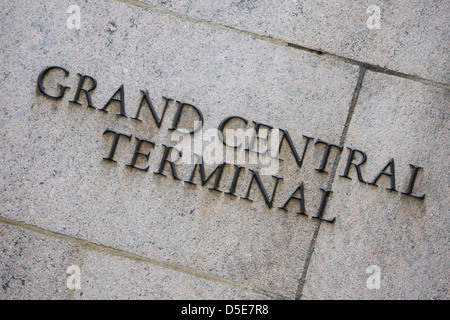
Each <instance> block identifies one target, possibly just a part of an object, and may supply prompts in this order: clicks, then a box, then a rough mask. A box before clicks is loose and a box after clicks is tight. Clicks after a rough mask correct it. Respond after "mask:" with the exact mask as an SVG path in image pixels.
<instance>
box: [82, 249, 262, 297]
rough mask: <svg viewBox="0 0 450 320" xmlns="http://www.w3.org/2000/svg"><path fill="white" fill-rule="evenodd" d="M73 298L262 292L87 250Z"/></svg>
mask: <svg viewBox="0 0 450 320" xmlns="http://www.w3.org/2000/svg"><path fill="white" fill-rule="evenodd" d="M83 260H84V263H83V267H82V272H81V275H82V277H81V289H80V290H77V291H76V292H75V295H74V298H75V299H84V300H85V299H87V300H92V299H94V300H98V299H102V300H104V299H107V300H117V299H119V300H173V299H177V300H180V299H181V300H186V299H187V300H203V299H207V300H211V299H212V300H222V299H227V300H232V299H245V300H264V299H267V297H266V296H264V295H261V294H257V293H252V292H245V291H242V290H239V289H236V288H232V287H229V286H227V285H225V284H220V283H217V282H213V281H209V280H205V279H200V278H197V277H195V276H191V275H188V274H184V273H180V272H177V271H173V270H168V269H165V268H162V267H156V266H152V265H150V264H148V263H145V262H139V261H135V260H130V259H127V258H123V257H119V256H113V255H110V254H107V253H102V252H97V251H88V252H87V253H86V256H85V257H84V259H83Z"/></svg>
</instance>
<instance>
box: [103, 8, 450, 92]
mask: <svg viewBox="0 0 450 320" xmlns="http://www.w3.org/2000/svg"><path fill="white" fill-rule="evenodd" d="M112 1H117V2H121V3H125V4H129V5H132V6H135V7H139V8H142V9H144V10H150V11H154V12H157V13H161V14H165V15H169V16H172V17H176V18H179V19H182V20H185V21H189V22H191V23H197V24H204V25H209V26H211V27H214V28H217V29H221V30H227V31H231V32H235V33H239V34H244V35H247V36H250V37H252V38H255V39H259V40H262V41H267V42H270V43H273V44H275V45H280V46H283V47H289V48H293V49H297V50H301V51H305V52H309V53H315V54H317V55H320V56H324V57H328V58H333V59H336V60H341V61H344V62H345V63H348V64H351V65H357V66H359V67H364V68H365V69H366V70H370V71H373V72H378V73H384V74H387V75H392V76H396V77H399V78H404V79H408V80H411V81H416V82H420V83H423V84H425V85H429V86H433V87H437V88H441V89H445V90H450V85H449V84H446V83H442V82H438V81H433V80H428V79H425V78H422V77H418V76H413V75H410V74H406V73H403V72H398V71H394V70H391V69H388V68H384V67H380V66H377V65H374V64H370V63H366V62H361V61H358V60H354V59H350V58H346V57H344V56H340V55H337V54H333V53H329V52H325V51H320V50H316V49H311V48H307V47H304V46H301V45H298V44H294V43H289V42H287V41H284V40H279V39H275V38H272V37H270V36H265V35H260V34H257V33H254V32H251V31H245V30H241V29H238V28H235V27H231V26H227V25H224V24H221V23H217V22H212V21H208V20H205V19H201V18H195V17H192V16H189V15H187V14H182V13H177V12H173V11H170V10H168V9H166V8H164V7H161V6H160V5H151V4H148V3H144V2H141V1H139V0H112Z"/></svg>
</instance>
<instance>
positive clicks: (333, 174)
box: [295, 66, 366, 300]
mask: <svg viewBox="0 0 450 320" xmlns="http://www.w3.org/2000/svg"><path fill="white" fill-rule="evenodd" d="M365 74H366V68H365V67H364V66H360V69H359V75H358V81H357V83H356V87H355V90H354V91H353V96H352V100H351V102H350V108H349V110H348V114H347V120H346V121H345V125H344V128H343V130H342V134H341V138H340V140H339V145H341V146H343V145H344V144H345V141H346V139H347V134H348V130H349V128H350V123H351V121H352V118H353V114H354V112H355V108H356V105H357V103H358V98H359V93H360V92H361V88H362V85H363V81H364V76H365ZM341 156H342V153H338V155H337V156H336V158H335V159H334V162H333V167H332V170H331V173H330V177H329V178H328V183H327V189H328V190H331V188H332V186H333V182H334V181H335V178H336V172H337V168H338V165H339V162H340V160H341ZM321 225H322V220H318V222H317V224H316V227H315V230H314V234H313V236H312V238H311V243H310V246H309V249H308V253H307V256H306V259H305V264H304V267H303V272H302V275H301V277H300V280H299V282H298V289H297V293H296V295H295V299H296V300H300V299H301V298H302V296H303V288H304V286H305V282H306V276H307V273H308V271H309V265H310V263H311V259H312V255H313V254H314V250H315V247H316V242H317V238H318V236H319V230H320V226H321Z"/></svg>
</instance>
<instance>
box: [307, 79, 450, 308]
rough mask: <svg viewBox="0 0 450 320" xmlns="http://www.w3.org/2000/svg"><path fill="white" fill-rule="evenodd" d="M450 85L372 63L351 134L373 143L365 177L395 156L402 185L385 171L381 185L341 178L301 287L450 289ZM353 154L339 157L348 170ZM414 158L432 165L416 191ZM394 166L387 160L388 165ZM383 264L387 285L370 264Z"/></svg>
mask: <svg viewBox="0 0 450 320" xmlns="http://www.w3.org/2000/svg"><path fill="white" fill-rule="evenodd" d="M449 110H450V109H449V92H448V91H445V90H442V89H437V88H432V87H429V86H425V85H423V84H421V83H418V82H413V81H409V80H405V79H399V78H396V77H393V76H387V75H383V74H376V73H372V72H368V73H367V74H366V77H365V80H364V83H363V87H362V90H361V93H360V96H359V100H358V105H357V107H356V109H355V113H354V115H353V120H352V124H351V126H350V129H349V133H348V137H347V144H348V145H349V146H353V147H358V149H360V150H362V151H364V152H367V163H366V164H365V165H364V166H363V167H362V174H363V178H364V179H365V180H366V181H369V182H373V179H374V178H375V177H376V175H377V174H378V173H379V172H380V171H381V170H382V169H383V167H384V165H385V164H387V163H388V162H389V160H390V159H391V158H394V159H395V169H396V170H395V171H396V172H395V173H396V189H397V190H398V191H399V192H391V191H388V190H386V188H390V177H387V176H383V177H381V178H380V180H379V181H378V182H377V184H378V187H375V186H373V185H363V184H361V183H360V182H358V181H357V178H356V173H355V171H351V175H350V176H351V177H352V178H353V180H351V181H350V180H348V179H344V178H340V177H339V178H337V179H336V181H335V182H334V184H333V189H334V192H335V194H334V196H333V198H332V199H331V200H330V202H329V204H328V205H329V207H328V208H329V209H328V214H330V215H332V216H337V219H339V223H336V224H335V225H332V226H329V225H326V224H322V225H321V228H320V232H319V236H318V240H317V243H316V247H315V250H314V255H313V258H312V261H311V265H310V267H309V269H308V274H307V280H306V284H305V288H304V291H303V298H305V299H448V298H449V282H448V279H449V267H450V262H449V249H450V247H449V233H448V227H449V216H448V208H449V207H450V203H449V197H448V188H449V184H450V178H449V174H448V159H449V150H450V140H449V134H450V128H449V116H450V113H449ZM346 160H347V159H346V158H345V159H342V160H341V162H340V167H339V169H338V174H339V175H341V174H342V172H343V170H344V166H345V163H346ZM409 164H414V165H416V166H421V167H423V168H424V169H423V170H421V171H420V172H419V173H418V175H417V180H416V183H415V188H414V194H415V195H422V194H425V199H424V200H418V199H415V198H412V197H410V196H405V195H402V194H400V192H405V191H406V189H407V186H408V183H409V178H410V175H411V169H410V167H409ZM387 171H389V170H387ZM372 265H375V266H378V267H379V268H380V271H381V283H380V289H379V290H377V289H374V290H369V289H368V288H367V286H366V282H367V279H368V278H369V277H370V276H371V275H372V274H373V271H372V272H371V273H366V270H367V268H368V267H369V266H372Z"/></svg>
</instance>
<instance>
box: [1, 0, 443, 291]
mask: <svg viewBox="0 0 450 320" xmlns="http://www.w3.org/2000/svg"><path fill="white" fill-rule="evenodd" d="M145 2H147V3H145ZM371 4H372V3H369V2H365V1H363V2H361V3H360V4H358V5H356V4H355V2H352V1H347V2H344V1H334V2H325V1H320V2H315V4H314V5H313V4H312V3H306V2H302V1H286V2H285V1H281V2H273V1H272V2H270V1H265V0H261V1H239V2H238V1H234V2H232V1H228V0H227V1H222V2H220V3H213V2H210V1H203V0H202V1H196V2H195V3H194V1H177V2H175V1H157V0H154V1H135V0H98V1H89V2H85V1H80V2H79V3H75V2H73V1H72V0H61V1H57V0H38V1H33V4H32V5H31V4H30V2H29V1H25V0H16V1H3V2H1V3H0V12H1V13H0V15H1V17H2V23H1V24H0V41H1V43H2V48H1V50H0V59H1V61H2V68H0V81H1V84H2V88H3V90H0V101H1V102H2V108H1V110H2V111H1V112H0V204H1V205H0V238H1V239H2V244H1V245H0V246H1V248H2V250H3V253H4V254H2V256H1V259H0V266H1V269H0V275H1V285H2V289H0V298H2V299H3V298H5V299H23V298H29V299H31V298H37V299H47V298H51V299H64V298H76V299H185V298H186V299H221V298H226V299H233V298H236V299H262V298H273V297H277V298H288V299H292V298H299V297H300V295H301V297H302V298H304V299H325V298H326V299H337V298H345V299H350V298H370V299H372V298H373V299H412V298H420V299H448V287H449V285H448V279H449V273H448V270H449V262H448V253H449V252H448V249H449V246H448V243H449V241H448V240H449V239H448V226H449V221H448V208H449V204H450V203H449V198H448V187H449V185H450V183H449V182H450V177H449V174H448V172H449V168H448V159H449V151H448V150H450V145H449V136H450V135H449V121H448V117H449V91H448V87H447V90H446V89H443V88H446V85H443V84H436V83H432V81H438V82H448V80H449V64H448V63H449V62H448V59H447V57H448V45H449V41H448V37H449V36H448V34H449V33H448V21H450V19H448V18H447V16H448V12H449V10H448V3H447V2H437V1H423V2H420V3H419V1H395V3H394V2H382V3H379V4H378V5H379V6H380V8H381V10H382V11H381V14H382V20H381V29H379V30H369V29H367V27H366V20H367V17H368V14H367V12H366V9H367V6H369V5H371ZM72 5H78V6H79V8H80V14H81V16H80V29H79V30H77V29H70V28H68V25H67V21H68V19H69V18H70V16H71V14H73V13H68V12H67V10H68V8H69V6H72ZM446 7H447V9H446ZM224 26H231V27H232V28H227V27H224ZM258 35H265V36H269V37H261V36H258ZM276 39H282V40H283V41H278V40H276ZM284 41H287V42H291V43H294V44H297V45H300V46H305V47H308V48H310V49H314V50H323V51H326V52H329V53H332V54H335V55H339V56H343V57H347V58H351V59H356V60H359V61H363V62H366V63H371V64H376V65H380V66H383V67H387V68H390V69H392V70H396V71H399V72H404V73H407V74H409V76H405V77H403V76H398V74H397V75H396V76H393V75H387V74H385V73H376V72H372V71H366V73H365V76H364V79H362V76H363V75H364V72H362V71H364V70H365V69H364V68H362V69H360V68H359V67H358V66H357V65H355V63H354V62H349V61H346V60H344V59H342V58H338V57H335V56H333V55H332V54H331V55H330V54H316V53H312V52H309V51H308V50H302V49H299V48H294V47H293V46H288V45H287V43H286V42H284ZM55 65H56V66H61V67H64V68H66V69H67V72H68V74H67V76H66V75H65V74H64V72H63V71H62V70H53V71H52V72H50V73H49V74H48V75H47V76H46V77H45V81H44V90H46V91H47V92H48V93H49V94H53V95H55V94H57V88H56V83H59V84H61V85H64V86H68V87H70V88H69V89H67V91H66V92H65V95H64V96H63V97H62V99H59V100H57V99H51V98H49V97H47V96H45V95H44V94H42V93H41V92H40V90H39V88H38V85H37V79H38V76H39V74H40V72H41V71H42V70H44V69H45V68H47V67H49V66H55ZM82 75H87V76H89V77H93V78H95V79H96V83H97V87H96V89H95V90H94V91H93V92H92V105H93V106H94V107H95V108H91V107H89V106H88V103H87V100H86V96H85V94H84V93H82V94H81V98H80V99H79V102H80V103H81V104H76V103H73V102H71V101H73V100H76V98H75V95H76V91H77V85H78V81H79V79H80V77H81V76H82ZM414 76H419V77H422V78H425V79H428V80H432V81H423V80H421V79H417V78H414ZM358 78H359V79H360V80H361V79H362V80H363V81H362V83H361V81H359V82H358ZM406 78H412V79H413V80H411V79H409V80H407V79H406ZM358 83H359V85H361V84H362V87H361V90H360V91H359V85H358ZM91 85H92V80H90V79H89V78H88V79H87V80H86V82H85V88H87V87H88V86H91ZM122 86H123V90H124V94H125V105H124V108H125V109H124V110H122V111H120V109H119V103H118V102H114V101H113V102H112V104H111V105H107V102H108V101H109V100H110V99H111V97H112V96H113V95H114V93H116V92H117V91H118V89H119V88H121V87H122ZM141 90H145V91H147V92H148V96H149V97H150V98H151V101H152V102H153V105H154V107H155V110H156V113H157V114H158V116H161V114H162V112H163V109H164V98H163V97H168V98H171V99H174V100H177V101H182V102H185V103H189V104H192V105H194V106H196V107H197V108H199V109H200V110H201V112H202V113H203V116H204V129H211V128H217V127H218V126H219V124H220V123H221V121H222V120H224V119H225V118H227V117H230V116H240V117H243V118H245V119H246V120H248V122H249V123H250V124H251V123H252V121H256V122H259V123H263V124H267V125H270V126H273V127H274V128H281V129H285V130H287V131H288V132H289V134H290V136H291V138H292V143H293V144H294V145H295V147H296V148H297V151H298V153H299V154H300V155H301V154H302V152H303V148H304V146H305V141H306V140H305V139H306V138H305V137H304V136H308V137H313V138H314V139H313V140H312V141H310V143H309V145H308V148H307V149H306V152H305V156H304V159H303V164H302V166H301V168H299V166H298V165H297V163H296V161H295V159H294V157H293V154H292V153H291V152H289V148H288V147H287V146H286V142H285V143H284V147H283V148H282V150H281V157H282V158H283V159H284V161H281V162H280V167H279V170H278V171H277V172H276V175H277V176H279V177H283V178H284V179H283V180H280V182H279V184H278V188H277V192H276V195H275V199H274V202H273V206H272V207H271V208H269V207H268V205H266V203H265V201H264V198H263V195H262V193H261V192H260V190H259V189H258V187H257V185H256V183H254V184H253V187H252V188H251V189H250V194H249V197H250V198H251V199H253V202H250V201H247V200H245V199H242V198H244V197H245V195H246V193H247V191H248V190H247V189H248V186H249V182H250V180H251V171H250V169H261V166H258V165H256V166H255V165H248V164H247V165H245V167H246V169H245V170H243V171H242V172H241V175H240V177H239V182H238V184H237V187H236V195H237V197H232V196H230V195H227V194H225V193H224V192H217V191H213V190H210V189H209V188H211V187H212V186H213V184H214V182H213V181H212V179H211V180H210V181H209V182H208V183H207V184H206V185H205V186H203V187H202V186H201V185H200V184H201V183H200V177H199V173H198V172H197V173H196V177H195V179H194V181H195V182H196V183H197V185H191V184H189V183H187V180H189V178H190V177H191V174H192V169H193V165H192V164H177V165H176V170H177V174H178V176H179V177H180V179H181V180H176V179H173V177H172V175H171V173H170V169H169V166H167V167H166V169H165V171H164V173H165V174H167V175H168V176H167V177H164V176H161V175H157V174H154V172H155V171H158V168H159V166H160V162H161V158H162V157H163V153H164V150H165V149H164V147H163V144H166V145H170V146H174V145H176V144H177V142H175V141H173V140H171V131H170V130H169V129H170V128H171V127H172V125H173V121H174V119H175V118H176V111H177V110H176V109H177V105H178V103H175V102H171V103H169V104H168V107H167V111H166V113H165V115H164V118H163V119H162V121H161V126H160V128H158V126H157V124H156V123H155V121H154V120H153V118H152V116H151V113H150V112H149V110H148V109H147V108H144V109H142V111H141V114H140V116H139V118H140V119H141V120H142V121H137V120H135V119H132V118H134V117H136V113H137V111H138V108H139V104H140V102H141V98H142V93H141ZM358 93H359V96H358ZM114 97H115V98H117V97H118V95H115V96H114ZM355 97H357V98H358V99H357V102H356V105H355V103H352V101H353V102H355V101H356V100H354V98H355ZM104 107H105V108H106V110H107V111H108V112H102V111H101V110H99V109H102V108H104ZM119 112H122V113H123V114H124V115H125V116H119V115H117V114H118V113H119ZM181 118H182V121H181V122H180V126H182V127H189V126H190V125H191V122H192V121H193V120H196V118H197V117H196V114H195V112H193V110H192V109H190V110H189V109H188V110H187V111H186V110H185V111H184V112H183V113H182V114H181ZM239 124H242V122H239V121H237V122H233V123H231V125H230V127H239ZM107 130H114V131H117V132H121V133H123V134H127V135H130V136H131V138H130V139H129V140H128V139H127V138H125V137H123V136H122V137H121V138H120V140H119V143H118V145H117V149H116V150H115V154H114V160H115V161H116V162H112V161H107V160H104V158H107V157H108V154H109V153H110V150H111V145H112V144H113V140H114V139H113V138H114V136H113V135H112V134H111V132H109V133H107V134H105V132H107ZM136 138H139V139H146V140H149V141H152V142H154V147H152V146H151V145H150V144H149V143H144V145H143V148H142V150H141V152H142V153H147V152H150V155H149V157H148V159H145V157H144V156H142V155H140V156H139V157H138V161H137V162H136V166H138V167H140V168H145V167H146V166H149V170H148V171H140V170H136V169H132V168H130V167H127V166H126V165H127V164H130V162H131V161H132V156H133V152H134V151H135V148H136V143H137V139H136ZM319 139H320V140H323V141H326V142H328V143H332V144H339V143H340V142H343V145H344V148H343V152H342V154H340V153H339V152H338V151H337V150H336V149H333V150H332V151H331V154H330V156H329V158H328V161H327V163H326V169H327V172H328V173H323V172H319V171H318V170H317V168H318V167H319V166H320V164H321V161H322V159H323V155H324V150H325V148H324V145H321V144H320V143H319V144H316V145H315V143H316V142H318V141H319ZM349 147H350V148H356V149H358V150H362V151H364V152H365V153H366V154H367V163H366V164H365V165H363V166H362V167H361V171H362V176H363V177H364V179H365V181H367V182H372V181H373V180H374V179H375V177H376V175H377V174H378V173H379V172H380V171H381V170H382V169H383V167H384V166H386V164H387V163H388V162H389V161H390V159H392V158H394V159H395V173H396V189H397V190H398V191H399V192H393V191H388V190H386V188H388V187H389V185H390V184H389V182H390V179H389V177H388V176H382V177H381V178H380V179H379V180H378V181H377V184H378V187H376V186H373V185H366V184H363V183H361V182H359V181H358V179H357V177H356V172H355V168H353V167H352V168H351V170H350V173H349V175H350V177H351V178H352V180H350V179H345V178H342V177H340V175H343V171H344V169H345V164H346V161H347V157H348V154H349V150H348V148H349ZM339 155H340V156H339ZM337 160H339V163H338V162H337ZM355 161H356V160H355ZM334 164H336V167H335V166H334ZM410 164H414V165H417V166H420V167H423V168H424V170H421V171H420V172H419V173H418V175H417V180H416V183H415V188H414V193H416V194H422V193H426V197H425V200H419V199H414V198H412V197H409V196H406V195H402V194H400V192H405V191H406V188H407V186H408V181H409V179H410V174H411V168H410V166H409V165H410ZM214 168H215V166H211V165H207V166H206V170H207V175H209V174H210V173H211V172H212V170H213V169H214ZM334 169H336V170H334ZM387 170H388V169H386V170H385V172H386V171H387ZM233 176H234V168H233V167H232V166H230V165H228V166H226V167H225V169H224V172H223V176H222V180H221V181H220V183H219V185H218V189H219V190H222V191H228V190H229V189H230V187H231V183H232V180H233ZM332 177H334V179H331V178H332ZM261 181H262V183H263V185H264V186H265V188H266V189H267V192H268V193H269V194H271V193H272V190H273V188H274V186H275V179H274V178H273V177H271V176H270V175H266V176H261ZM301 183H304V198H305V202H306V208H305V210H306V215H307V216H304V215H298V214H297V213H298V212H299V211H300V206H299V203H298V202H293V203H291V204H290V205H288V206H287V208H288V211H283V210H280V209H279V207H281V206H283V205H284V204H285V202H286V201H287V199H288V198H289V196H290V195H291V194H292V193H293V192H294V190H295V189H296V188H297V187H298V186H299V185H300V184H301ZM329 184H331V189H332V191H333V193H332V194H331V195H330V196H329V198H328V201H327V203H326V205H325V213H324V217H325V218H330V219H331V218H333V217H336V222H335V223H334V224H330V223H327V222H322V223H321V224H320V228H319V232H318V237H317V239H314V234H315V232H316V230H317V227H318V226H319V223H318V220H316V219H312V216H314V215H316V213H317V212H318V210H319V207H320V201H321V197H322V194H323V193H322V191H321V190H320V188H326V187H327V186H328V185H329ZM297 196H298V194H297ZM8 225H9V226H8ZM16 226H17V227H16ZM86 241H87V242H86ZM311 244H313V245H314V246H313V247H311ZM80 246H84V250H83V251H81V249H80ZM149 261H151V263H150V262H149ZM77 263H79V264H80V265H81V267H82V289H81V290H77V291H75V292H70V293H69V292H68V291H67V288H66V286H65V285H66V274H65V273H66V270H67V267H68V266H70V265H72V264H77ZM305 265H306V266H308V269H307V273H305V271H306V270H305V269H304V267H305ZM370 266H378V267H379V268H380V270H381V287H380V289H374V290H371V289H369V288H368V287H367V280H368V278H369V277H370V276H371V275H370V274H368V273H366V270H367V268H368V267H370ZM38 275H39V276H41V278H39V277H38ZM303 280H305V281H303ZM1 290H3V291H1ZM260 293H261V294H260Z"/></svg>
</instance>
